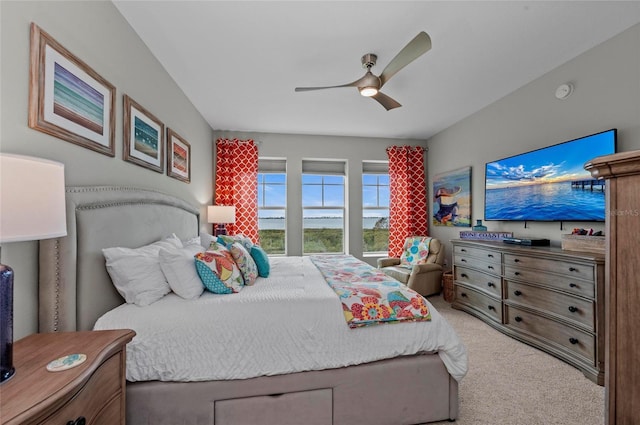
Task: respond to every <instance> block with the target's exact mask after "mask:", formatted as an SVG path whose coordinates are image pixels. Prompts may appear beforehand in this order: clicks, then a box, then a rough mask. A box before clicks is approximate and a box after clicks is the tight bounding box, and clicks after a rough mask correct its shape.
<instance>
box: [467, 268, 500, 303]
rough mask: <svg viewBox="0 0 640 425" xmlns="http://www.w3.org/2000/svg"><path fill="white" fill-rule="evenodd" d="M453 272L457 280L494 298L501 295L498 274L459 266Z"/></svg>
mask: <svg viewBox="0 0 640 425" xmlns="http://www.w3.org/2000/svg"><path fill="white" fill-rule="evenodd" d="M455 273H456V275H455V280H456V281H457V282H462V283H466V284H467V285H470V286H473V287H475V288H478V289H479V290H481V291H484V292H487V293H489V294H491V295H493V296H494V297H496V298H500V297H502V279H500V277H499V276H495V275H491V274H488V273H483V272H479V271H477V270H473V269H470V268H467V267H460V266H458V267H456V268H455Z"/></svg>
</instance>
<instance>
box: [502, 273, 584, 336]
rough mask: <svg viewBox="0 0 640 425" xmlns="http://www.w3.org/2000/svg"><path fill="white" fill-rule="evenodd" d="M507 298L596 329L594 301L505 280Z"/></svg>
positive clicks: (512, 301)
mask: <svg viewBox="0 0 640 425" xmlns="http://www.w3.org/2000/svg"><path fill="white" fill-rule="evenodd" d="M505 288H506V290H505V300H509V301H510V302H511V303H517V304H520V305H523V306H526V307H530V308H535V309H537V310H542V311H546V312H550V313H553V314H556V315H559V316H562V317H564V318H566V319H568V320H571V321H573V322H576V323H577V324H578V325H580V326H584V327H585V328H586V329H588V330H589V331H595V323H594V309H595V305H594V302H593V301H589V300H585V299H582V298H578V297H572V296H571V295H567V294H562V293H559V292H555V291H550V290H548V289H544V288H539V287H536V286H531V285H525V284H522V283H518V282H511V281H507V280H505Z"/></svg>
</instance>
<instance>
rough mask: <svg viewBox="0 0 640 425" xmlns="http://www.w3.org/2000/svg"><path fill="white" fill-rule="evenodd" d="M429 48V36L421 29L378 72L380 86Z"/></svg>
mask: <svg viewBox="0 0 640 425" xmlns="http://www.w3.org/2000/svg"><path fill="white" fill-rule="evenodd" d="M430 49H431V37H429V34H427V33H426V32H424V31H421V32H420V33H418V35H416V36H415V37H414V38H413V40H411V41H410V42H409V43H408V44H407V45H406V46H404V48H403V49H402V50H400V52H399V53H398V54H397V55H396V57H395V58H393V59H392V60H391V62H389V65H387V67H386V68H385V69H384V71H382V74H380V87H382V86H384V84H385V83H386V82H387V81H389V79H390V78H391V77H393V76H394V75H395V74H396V73H397V72H398V71H400V70H401V69H402V68H404V67H405V66H407V65H409V64H410V63H411V62H413V61H414V60H416V59H418V58H419V57H420V56H422V55H423V54H425V53H426V52H428V51H429V50H430Z"/></svg>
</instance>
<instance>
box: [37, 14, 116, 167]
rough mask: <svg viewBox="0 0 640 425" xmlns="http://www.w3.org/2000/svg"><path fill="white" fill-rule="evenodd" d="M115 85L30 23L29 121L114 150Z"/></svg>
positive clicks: (110, 153) (66, 137) (62, 136)
mask: <svg viewBox="0 0 640 425" xmlns="http://www.w3.org/2000/svg"><path fill="white" fill-rule="evenodd" d="M115 94H116V88H115V87H114V86H113V85H111V84H110V83H109V82H108V81H107V80H105V79H104V78H102V77H101V76H100V75H98V73H97V72H95V71H94V70H93V69H91V68H90V67H89V66H88V65H87V64H86V63H84V62H83V61H81V60H80V59H78V58H77V57H76V56H74V55H73V54H72V53H71V52H69V51H68V50H67V49H65V48H64V47H62V45H61V44H60V43H58V42H57V41H56V40H54V39H53V37H51V36H50V35H49V34H48V33H46V32H45V31H43V30H42V29H41V28H40V27H39V26H37V25H36V24H35V23H33V22H32V23H31V57H30V69H29V127H30V128H33V129H34V130H38V131H41V132H43V133H47V134H50V135H52V136H55V137H57V138H59V139H62V140H66V141H67V142H71V143H75V144H76V145H80V146H83V147H85V148H88V149H91V150H94V151H96V152H100V153H102V154H105V155H108V156H115V127H116V123H115V116H114V111H115Z"/></svg>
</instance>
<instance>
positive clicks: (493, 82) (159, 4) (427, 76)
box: [114, 1, 640, 139]
mask: <svg viewBox="0 0 640 425" xmlns="http://www.w3.org/2000/svg"><path fill="white" fill-rule="evenodd" d="M114 3H115V5H116V7H117V8H118V10H119V11H120V12H121V13H122V15H123V16H124V17H125V18H126V19H127V21H128V22H129V24H130V25H131V26H132V27H133V28H134V30H135V31H136V32H137V33H138V35H139V36H140V38H141V39H142V40H143V41H144V42H145V43H146V45H147V46H148V47H149V49H150V50H151V52H152V53H153V54H154V55H155V56H156V57H157V59H158V60H159V61H160V63H161V64H162V65H163V66H164V68H165V69H166V70H167V72H168V73H169V74H170V75H171V76H172V78H173V79H174V80H175V81H176V83H177V84H178V85H179V86H180V88H181V89H182V90H183V91H184V93H185V94H186V96H187V97H188V98H189V99H190V100H191V102H193V104H194V105H195V107H196V108H197V109H198V110H199V111H200V113H201V114H202V116H203V117H204V118H205V119H206V120H207V121H208V122H209V124H210V125H211V127H212V128H214V129H219V130H235V131H260V132H270V133H299V134H329V135H348V136H368V137H397V138H417V139H427V138H429V137H431V136H433V135H434V134H436V133H438V132H439V131H442V130H444V129H445V128H447V127H449V126H450V125H452V124H454V123H455V122H457V121H459V120H461V119H463V118H465V117H467V116H469V115H470V114H472V113H474V112H475V111H477V110H479V109H481V108H483V107H485V106H487V105H489V104H491V103H492V102H494V101H496V100H498V99H500V98H502V97H504V96H505V95H507V94H509V93H511V92H513V91H514V90H516V89H518V88H519V87H522V86H523V85H525V84H527V83H529V82H530V81H532V80H534V79H536V78H538V77H540V76H541V75H543V74H545V73H547V72H549V71H551V70H552V69H554V68H556V67H557V66H559V65H561V64H563V63H565V62H567V61H568V60H570V59H572V58H574V57H575V56H577V55H579V54H580V53H582V52H584V51H586V50H588V49H590V48H592V47H594V46H596V45H598V44H600V43H601V42H603V41H605V40H607V39H609V38H611V37H613V36H614V35H616V34H618V33H620V32H622V31H623V30H625V29H626V28H629V27H630V26H632V25H634V24H636V23H638V22H640V2H638V1H446V2H445V1H414V2H404V1H322V2H316V1H283V2H274V1H114ZM423 30H424V31H426V32H427V33H428V34H429V35H430V36H431V40H432V44H433V48H432V49H431V50H430V51H429V52H427V53H426V54H425V55H423V56H422V57H420V58H418V59H417V60H416V61H414V62H413V63H411V64H410V65H409V66H407V67H406V68H404V69H403V70H401V71H400V72H399V73H398V74H396V75H395V76H394V77H393V78H392V79H391V80H390V81H389V82H388V83H387V84H386V85H385V87H384V88H383V92H384V93H385V94H387V95H389V96H391V97H393V98H394V99H396V100H397V101H399V102H400V103H401V104H402V105H403V106H402V107H401V108H397V109H393V110H391V111H385V109H384V108H382V106H380V105H379V104H378V103H377V102H376V101H374V100H372V99H367V98H364V97H362V96H360V95H359V93H358V91H357V89H356V88H338V89H328V90H320V91H312V92H303V93H295V92H294V88H295V87H297V86H325V85H337V84H345V83H349V82H352V81H354V80H356V79H358V78H360V77H361V76H362V75H364V70H363V69H362V67H361V64H360V57H361V56H362V55H363V54H365V53H375V54H376V55H378V64H377V66H376V67H374V68H373V70H372V71H373V73H374V74H376V75H378V74H380V72H382V70H383V69H384V67H385V66H386V65H387V63H388V62H389V61H390V60H391V59H392V58H393V57H394V56H395V55H396V53H398V51H400V49H401V48H402V47H404V46H405V44H406V43H408V42H409V41H410V40H411V39H412V38H413V37H414V36H415V35H416V34H417V33H418V32H420V31H423Z"/></svg>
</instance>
